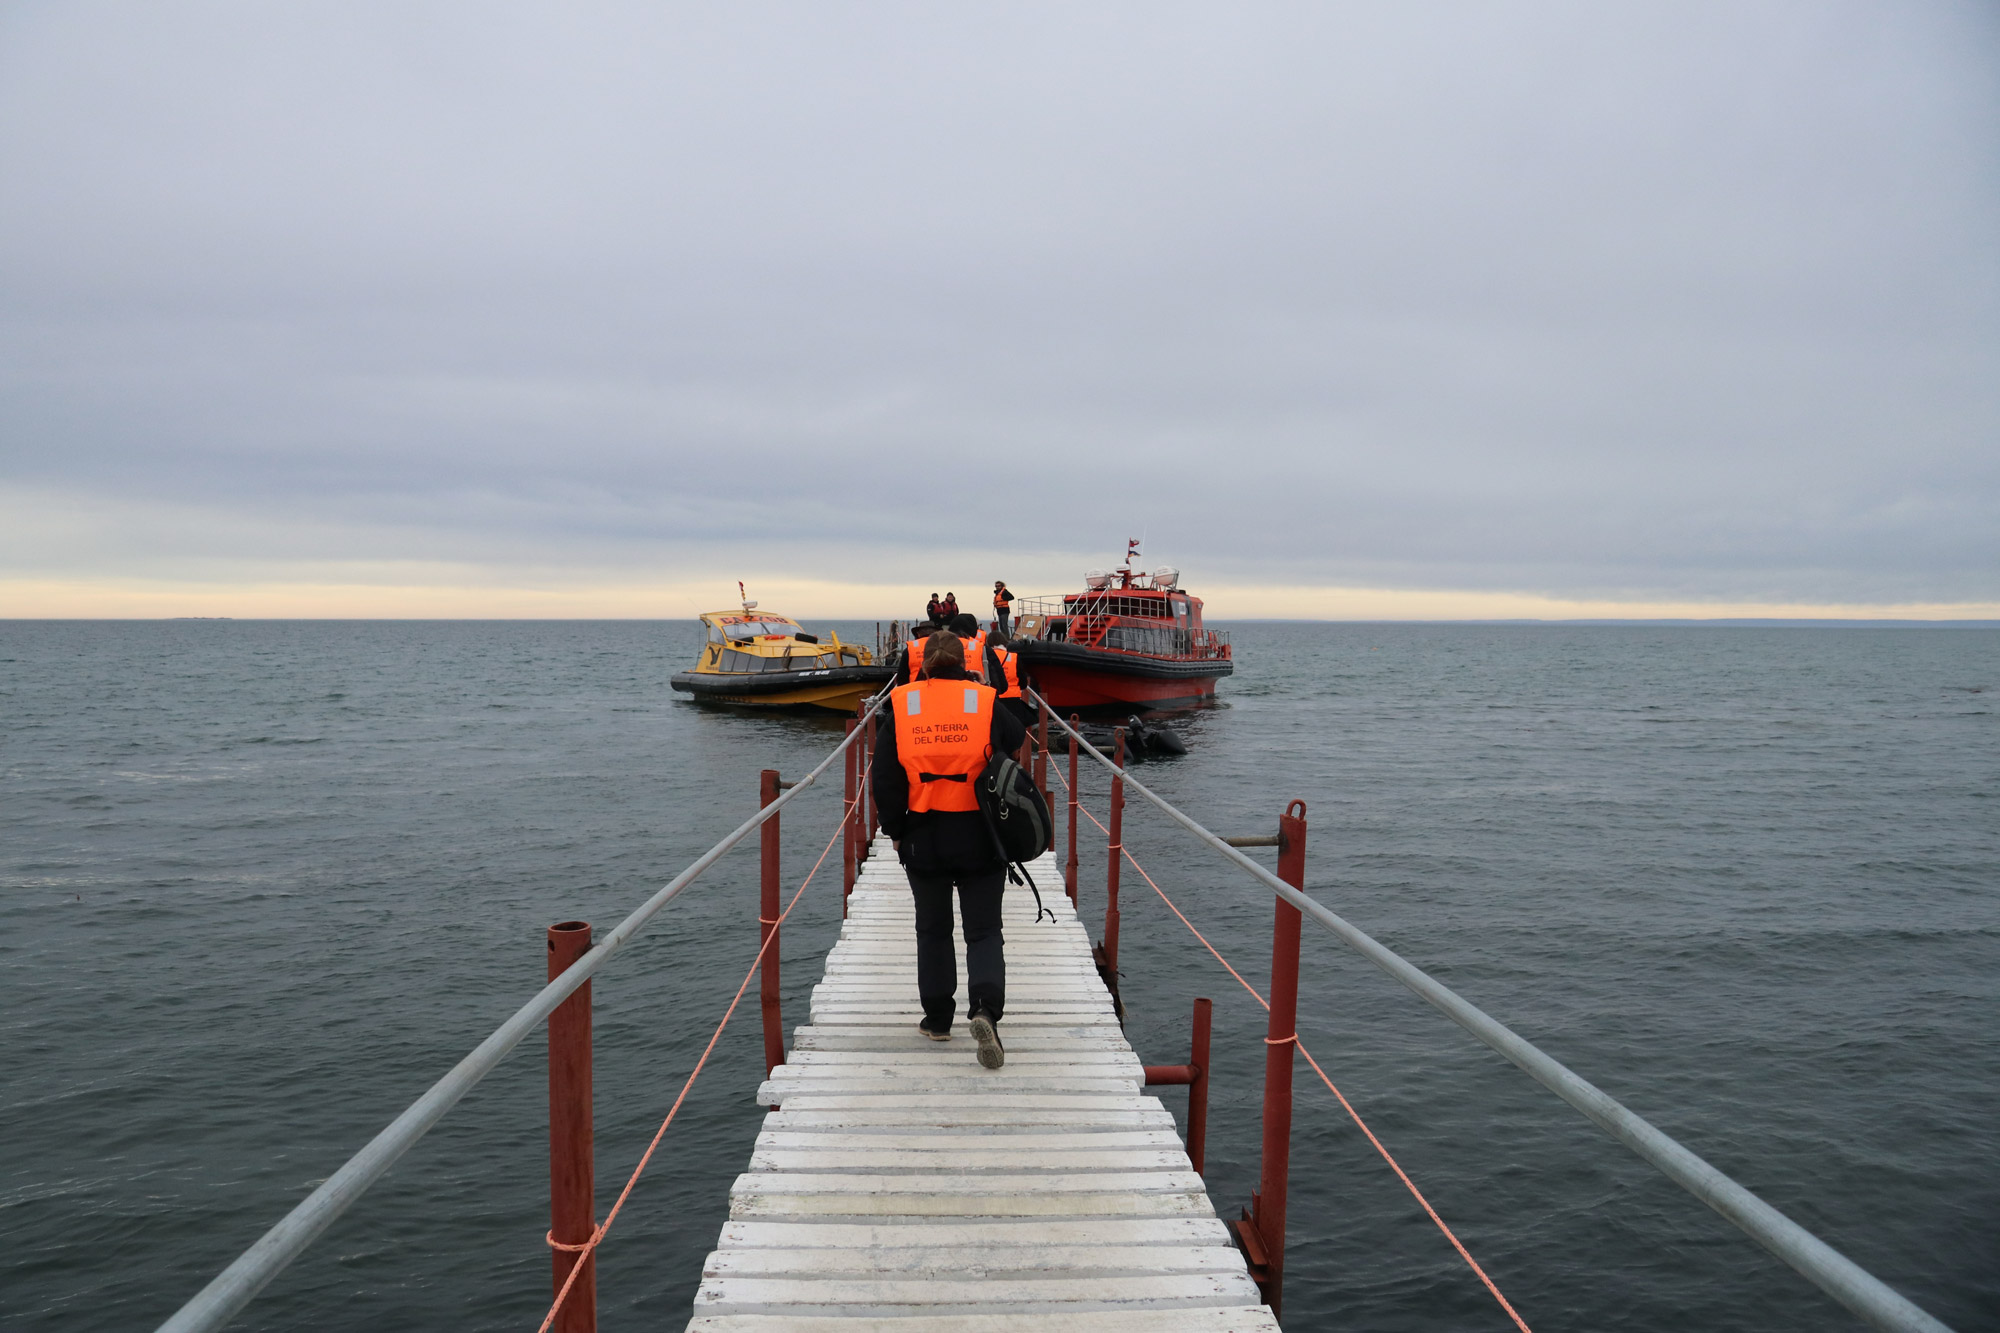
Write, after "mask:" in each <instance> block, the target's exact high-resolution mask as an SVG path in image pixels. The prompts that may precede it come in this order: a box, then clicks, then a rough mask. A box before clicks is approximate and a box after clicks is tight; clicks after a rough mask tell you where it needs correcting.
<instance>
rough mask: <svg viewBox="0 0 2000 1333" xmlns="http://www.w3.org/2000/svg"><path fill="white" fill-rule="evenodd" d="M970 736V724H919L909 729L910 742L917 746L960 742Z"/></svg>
mask: <svg viewBox="0 0 2000 1333" xmlns="http://www.w3.org/2000/svg"><path fill="white" fill-rule="evenodd" d="M971 734H972V724H971V723H970V722H919V723H917V724H916V725H914V726H912V727H911V728H910V740H911V741H912V742H914V743H915V744H917V745H938V744H942V743H945V742H948V741H961V740H964V739H966V738H967V737H968V736H970V735H971Z"/></svg>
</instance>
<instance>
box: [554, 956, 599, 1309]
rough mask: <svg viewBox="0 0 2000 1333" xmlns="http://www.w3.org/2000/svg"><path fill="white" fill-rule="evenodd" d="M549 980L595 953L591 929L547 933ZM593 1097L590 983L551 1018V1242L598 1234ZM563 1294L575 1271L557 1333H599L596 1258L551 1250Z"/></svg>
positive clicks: (565, 1242)
mask: <svg viewBox="0 0 2000 1333" xmlns="http://www.w3.org/2000/svg"><path fill="white" fill-rule="evenodd" d="M548 939H549V943H548V955H549V980H550V981H554V980H555V979H556V978H557V977H559V976H561V975H562V974H563V973H565V972H567V971H568V970H569V968H570V965H571V964H572V963H574V962H576V960H577V959H579V958H581V957H583V956H584V954H586V953H588V952H589V951H590V923H589V922H588V921H564V922H561V923H559V924H557V925H553V926H550V927H549V936H548ZM592 1137H593V1117H592V1114H591V1092H590V983H589V982H588V981H586V982H584V983H583V984H582V985H581V986H579V987H577V988H576V990H575V991H573V992H572V993H571V994H570V997H569V998H568V999H567V1000H564V1001H563V1002H562V1003H561V1004H560V1005H558V1006H557V1007H556V1011H555V1012H554V1013H552V1014H550V1015H549V1242H550V1245H551V1246H552V1247H561V1246H578V1245H582V1244H583V1243H584V1242H586V1241H588V1240H589V1239H590V1237H591V1233H592V1232H594V1231H596V1230H597V1180H596V1173H595V1171H594V1168H593V1165H592V1161H593V1156H594V1153H593V1148H592ZM550 1254H551V1258H552V1259H553V1261H554V1269H555V1272H554V1277H555V1285H554V1287H553V1288H551V1291H552V1292H559V1291H561V1290H562V1288H563V1283H565V1282H567V1281H569V1274H570V1269H572V1268H574V1267H575V1266H576V1263H577V1260H578V1259H582V1261H583V1265H584V1268H583V1272H582V1273H580V1274H579V1275H578V1276H577V1279H576V1285H575V1286H573V1287H571V1288H570V1293H569V1298H568V1299H567V1300H565V1301H564V1302H563V1307H562V1309H561V1311H559V1312H558V1313H557V1315H556V1322H555V1329H554V1333H596V1329H597V1256H596V1255H595V1254H588V1255H580V1254H578V1253H577V1251H576V1250H574V1249H562V1248H552V1249H551V1251H550Z"/></svg>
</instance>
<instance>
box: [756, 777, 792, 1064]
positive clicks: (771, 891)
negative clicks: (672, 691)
mask: <svg viewBox="0 0 2000 1333" xmlns="http://www.w3.org/2000/svg"><path fill="white" fill-rule="evenodd" d="M758 776H759V786H758V802H757V804H758V805H759V806H760V807H762V806H767V805H769V804H771V802H773V801H775V800H777V799H778V770H777V769H775V768H767V769H765V770H764V771H763V772H762V773H761V774H759V775H758ZM779 818H780V816H778V815H772V816H771V817H770V818H769V819H767V820H765V821H764V827H763V829H762V830H761V832H762V845H763V853H764V855H763V872H764V873H763V885H762V892H761V893H760V894H759V895H758V899H757V938H758V941H759V942H760V944H762V945H763V948H764V954H763V960H762V961H761V962H760V963H758V965H757V966H758V970H759V973H760V976H759V984H758V992H757V994H758V999H759V1000H760V1001H762V1004H763V1009H764V1073H765V1074H766V1075H767V1076H768V1075H769V1074H770V1072H771V1071H772V1070H773V1069H776V1068H777V1067H778V1066H779V1065H781V1064H783V1063H785V1017H784V1014H783V1013H781V1012H780V1008H779V999H778V938H777V937H778V820H779Z"/></svg>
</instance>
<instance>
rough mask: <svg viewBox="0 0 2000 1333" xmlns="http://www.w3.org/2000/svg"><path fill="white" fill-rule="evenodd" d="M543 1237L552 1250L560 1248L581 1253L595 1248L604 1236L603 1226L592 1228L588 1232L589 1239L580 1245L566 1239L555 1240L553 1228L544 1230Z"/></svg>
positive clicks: (571, 1252) (566, 1251) (573, 1252)
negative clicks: (572, 1243)
mask: <svg viewBox="0 0 2000 1333" xmlns="http://www.w3.org/2000/svg"><path fill="white" fill-rule="evenodd" d="M543 1238H544V1239H546V1240H547V1241H548V1243H549V1248H550V1249H552V1250H562V1251H564V1252H565V1253H568V1254H583V1253H585V1252H587V1251H590V1250H594V1249H596V1248H597V1242H598V1241H600V1240H602V1239H603V1238H604V1228H603V1227H597V1228H595V1229H593V1230H592V1231H591V1233H590V1239H589V1240H587V1241H585V1242H583V1244H581V1245H571V1244H570V1243H569V1242H567V1241H560V1240H557V1239H556V1233H555V1231H554V1230H553V1229H552V1230H549V1231H546V1232H544V1233H543Z"/></svg>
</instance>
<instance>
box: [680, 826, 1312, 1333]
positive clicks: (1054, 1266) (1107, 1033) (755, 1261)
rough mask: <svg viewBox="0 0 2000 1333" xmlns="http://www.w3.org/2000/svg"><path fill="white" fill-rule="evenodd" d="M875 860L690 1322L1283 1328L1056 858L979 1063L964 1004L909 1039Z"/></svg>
mask: <svg viewBox="0 0 2000 1333" xmlns="http://www.w3.org/2000/svg"><path fill="white" fill-rule="evenodd" d="M872 853H873V854H872V855H871V856H870V857H869V859H868V860H867V861H866V862H865V863H864V868H863V870H862V871H861V873H860V875H859V876H858V878H857V879H856V881H855V885H854V894H853V897H852V898H851V899H850V900H849V903H848V916H847V920H846V921H845V923H844V924H843V927H842V930H841V933H840V941H839V943H837V944H836V945H835V946H834V947H833V949H832V951H831V952H830V953H829V954H828V955H827V960H826V974H825V977H824V978H823V979H822V980H821V982H820V983H819V985H818V986H816V987H815V988H814V989H813V995H812V1005H811V1013H810V1017H809V1021H808V1022H807V1023H806V1024H805V1025H804V1026H802V1027H799V1028H798V1029H797V1030H796V1031H795V1032H794V1034H793V1040H792V1047H791V1051H790V1052H789V1054H788V1055H787V1057H786V1060H785V1063H784V1064H782V1065H779V1066H778V1067H777V1068H776V1069H775V1070H773V1071H772V1074H771V1078H770V1080H769V1081H768V1082H766V1083H765V1084H764V1085H763V1086H762V1087H761V1088H760V1089H759V1092H758V1099H759V1101H760V1102H761V1103H762V1104H764V1105H766V1106H770V1107H772V1108H773V1109H772V1111H771V1113H770V1114H769V1115H768V1116H767V1117H766V1118H765V1121H764V1128H763V1130H762V1132H761V1133H760V1134H759V1135H758V1136H757V1144H756V1148H755V1150H754V1152H753V1154H752V1156H751V1159H750V1169H749V1170H748V1171H747V1172H745V1173H744V1174H743V1175H741V1176H738V1177H737V1179H736V1184H735V1186H734V1187H733V1188H732V1189H731V1190H730V1196H729V1221H728V1222H727V1223H726V1224H725V1225H724V1227H723V1229H722V1235H721V1240H720V1244H719V1245H718V1247H717V1248H716V1250H715V1251H714V1252H713V1253H712V1254H710V1255H709V1257H708V1261H707V1264H706V1266H705V1267H704V1269H703V1272H702V1283H701V1288H700V1291H699V1292H698V1293H697V1295H696V1297H695V1303H694V1318H693V1320H692V1321H691V1322H690V1323H689V1324H688V1326H687V1328H688V1333H778V1331H779V1330H796V1331H797V1333H863V1331H864V1330H868V1331H873V1330H884V1331H894V1333H916V1331H917V1330H924V1331H925V1333H931V1331H933V1330H934V1331H935V1333H1003V1331H1006V1333H1012V1330H1024V1331H1025V1333H1036V1331H1037V1330H1040V1331H1041V1333H1086V1331H1093V1333H1094V1331H1096V1330H1105V1331H1106V1333H1110V1331H1112V1330H1118V1331H1122V1333H1250V1331H1251V1330H1276V1329H1277V1327H1278V1325H1277V1323H1276V1321H1275V1320H1273V1318H1272V1317H1271V1312H1270V1310H1269V1309H1268V1308H1267V1307H1265V1306H1263V1305H1261V1304H1260V1303H1259V1299H1260V1298H1259V1296H1258V1293H1257V1287H1256V1284H1255V1283H1254V1282H1252V1281H1251V1279H1250V1275H1249V1272H1248V1270H1247V1269H1246V1268H1245V1266H1244V1262H1243V1258H1242V1256H1241V1255H1240V1254H1239V1253H1238V1251H1237V1250H1236V1248H1235V1247H1234V1245H1233V1244H1232V1243H1231V1241H1230V1238H1229V1235H1228V1232H1227V1231H1226V1230H1225V1228H1224V1226H1223V1224H1222V1222H1221V1221H1219V1220H1218V1219H1217V1218H1216V1215H1215V1209H1214V1208H1213V1206H1211V1204H1210V1203H1209V1199H1208V1194H1207V1192H1206V1191H1205V1190H1204V1188H1203V1186H1202V1180H1201V1177H1200V1176H1199V1175H1197V1174H1195V1172H1194V1170H1193V1169H1192V1166H1191V1165H1190V1163H1189V1161H1188V1157H1187V1154H1186V1152H1185V1151H1183V1149H1182V1145H1181V1141H1180V1139H1179V1137H1178V1136H1177V1135H1176V1133H1175V1130H1174V1121H1173V1117H1172V1116H1171V1115H1170V1114H1169V1113H1168V1111H1167V1110H1166V1108H1165V1107H1163V1106H1162V1105H1161V1104H1160V1101H1159V1099H1158V1098H1157V1097H1148V1096H1146V1095H1145V1089H1144V1086H1143V1085H1144V1080H1145V1074H1144V1070H1143V1068H1142V1066H1141V1064H1140V1062H1139V1059H1138V1057H1137V1056H1136V1055H1134V1054H1133V1052H1132V1048H1131V1046H1129V1045H1128V1044H1127V1043H1126V1041H1125V1037H1124V1034H1123V1032H1121V1031H1120V1029H1119V1026H1118V1020H1117V1018H1116V1017H1115V1016H1114V1015H1113V1013H1112V1008H1111V999H1110V996H1109V995H1108V994H1107V993H1106V991H1105V989H1104V985H1103V983H1102V982H1101V981H1100V980H1099V979H1098V976H1097V972H1096V969H1095V967H1094V966H1093V964H1092V962H1091V956H1090V941H1089V937H1088V936H1087V934H1086V933H1085V931H1084V928H1083V925H1082V924H1081V923H1080V922H1078V921H1077V919H1076V913H1075V912H1074V911H1073V910H1072V908H1071V906H1070V902H1069V899H1068V898H1067V897H1065V896H1064V895H1063V892H1062V872H1061V869H1060V867H1058V866H1057V864H1056V861H1055V858H1054V857H1053V856H1045V857H1043V858H1042V859H1041V860H1039V861H1037V862H1035V863H1034V864H1033V865H1032V866H1031V867H1030V869H1031V871H1032V872H1033V874H1034V876H1035V881H1036V883H1037V884H1038V885H1040V886H1041V888H1042V900H1043V902H1044V903H1045V904H1047V906H1048V907H1049V908H1050V909H1051V910H1053V911H1054V912H1055V914H1056V920H1055V922H1054V923H1053V924H1051V923H1050V922H1048V921H1046V920H1044V921H1043V922H1042V923H1041V924H1039V925H1037V924H1035V902H1034V897H1033V895H1031V894H1030V893H1029V892H1028V891H1027V889H1026V888H1025V887H1021V888H1015V887H1013V886H1011V885H1010V886H1009V888H1008V891H1007V897H1006V930H1007V1017H1006V1020H1005V1022H1003V1023H1002V1024H1001V1035H1002V1037H1003V1039H1004V1040H1005V1042H1006V1044H1007V1063H1006V1066H1005V1067H1004V1068H1002V1069H999V1070H986V1069H982V1068H980V1067H979V1065H978V1063H977V1061H976V1060H975V1059H974V1056H973V1043H972V1038H971V1036H970V1034H969V1033H968V1032H967V1030H966V1025H965V1023H964V1021H963V1018H962V1017H961V1019H960V1020H959V1022H958V1023H957V1025H956V1026H955V1028H954V1030H953V1037H952V1040H951V1041H950V1042H949V1043H941V1042H933V1041H931V1040H929V1039H928V1038H926V1037H924V1036H923V1035H922V1034H921V1033H919V1032H918V1031H917V1019H918V1018H919V1017H920V1015H921V1010H920V1009H919V1008H918V1006H917V995H916V936H915V922H914V909H913V906H912V901H911V896H910V889H909V884H908V882H907V881H906V880H905V879H904V877H903V871H902V867H901V866H899V865H898V864H897V862H896V858H895V853H894V852H893V851H892V850H891V848H890V845H889V841H888V839H887V838H878V839H876V841H875V844H874V847H873V848H872ZM958 953H959V977H960V982H961V987H962V986H963V979H964V976H965V946H964V942H963V940H960V941H959V946H958ZM961 1003H962V1001H961Z"/></svg>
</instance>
